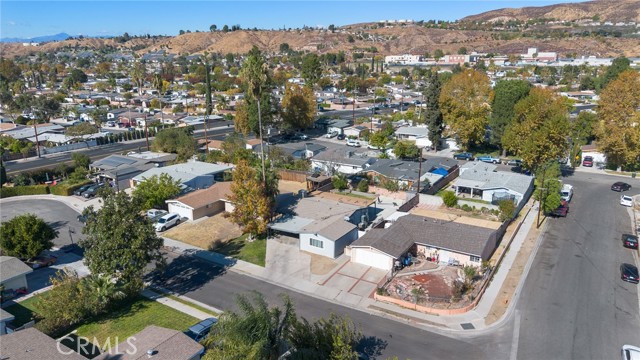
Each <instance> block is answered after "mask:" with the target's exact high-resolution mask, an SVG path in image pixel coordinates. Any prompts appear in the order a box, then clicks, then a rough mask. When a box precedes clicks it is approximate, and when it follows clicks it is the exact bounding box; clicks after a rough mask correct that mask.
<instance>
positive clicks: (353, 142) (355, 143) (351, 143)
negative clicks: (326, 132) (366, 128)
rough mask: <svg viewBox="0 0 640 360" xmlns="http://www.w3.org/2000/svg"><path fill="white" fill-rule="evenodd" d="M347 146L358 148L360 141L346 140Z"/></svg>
mask: <svg viewBox="0 0 640 360" xmlns="http://www.w3.org/2000/svg"><path fill="white" fill-rule="evenodd" d="M347 146H353V147H360V141H358V140H352V139H349V140H347Z"/></svg>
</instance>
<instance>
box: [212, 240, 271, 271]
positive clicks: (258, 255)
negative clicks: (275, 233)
mask: <svg viewBox="0 0 640 360" xmlns="http://www.w3.org/2000/svg"><path fill="white" fill-rule="evenodd" d="M248 237H249V235H248V234H244V235H242V236H239V237H237V238H235V239H233V240H229V241H227V242H226V243H224V244H222V245H221V246H219V247H218V248H216V250H215V251H216V252H217V253H220V254H223V255H225V256H230V257H232V258H236V259H239V260H243V261H248V262H250V263H253V264H256V265H260V266H264V258H265V256H266V255H267V239H266V238H264V237H260V238H258V239H256V240H254V241H253V242H248V241H247V238H248Z"/></svg>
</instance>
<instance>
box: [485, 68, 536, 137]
mask: <svg viewBox="0 0 640 360" xmlns="http://www.w3.org/2000/svg"><path fill="white" fill-rule="evenodd" d="M530 90H531V84H529V82H528V81H525V80H500V81H498V83H497V84H496V86H494V88H493V92H494V94H495V96H494V98H493V103H492V104H491V118H489V127H491V143H492V144H493V145H497V146H502V135H503V134H504V130H505V128H506V127H507V126H508V125H509V124H511V122H512V121H513V118H514V112H513V108H514V107H515V105H516V103H517V102H518V101H520V100H522V99H524V98H525V97H527V95H529V91H530Z"/></svg>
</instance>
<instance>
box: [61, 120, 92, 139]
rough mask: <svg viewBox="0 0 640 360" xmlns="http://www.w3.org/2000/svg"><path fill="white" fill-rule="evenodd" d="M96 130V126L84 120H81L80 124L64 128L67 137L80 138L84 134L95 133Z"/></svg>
mask: <svg viewBox="0 0 640 360" xmlns="http://www.w3.org/2000/svg"><path fill="white" fill-rule="evenodd" d="M97 132H98V128H97V127H96V126H95V125H93V124H91V123H88V122H86V121H83V122H81V123H80V124H77V125H73V126H69V127H68V128H66V129H65V130H64V134H65V135H67V136H68V137H73V138H80V137H83V136H84V135H90V134H95V133H97Z"/></svg>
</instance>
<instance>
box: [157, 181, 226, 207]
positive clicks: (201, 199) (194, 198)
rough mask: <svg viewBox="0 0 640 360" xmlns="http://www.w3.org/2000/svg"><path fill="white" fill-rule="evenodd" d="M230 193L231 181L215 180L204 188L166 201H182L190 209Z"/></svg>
mask: <svg viewBox="0 0 640 360" xmlns="http://www.w3.org/2000/svg"><path fill="white" fill-rule="evenodd" d="M229 195H231V182H217V183H215V184H213V185H211V186H209V187H208V188H206V189H201V190H196V191H194V192H191V193H189V194H187V195H185V196H181V197H179V198H177V199H173V200H167V203H175V202H179V203H182V204H184V205H186V206H188V207H190V208H191V209H199V208H201V207H203V206H206V205H208V204H212V203H214V202H216V201H219V200H226V199H228V198H229Z"/></svg>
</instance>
